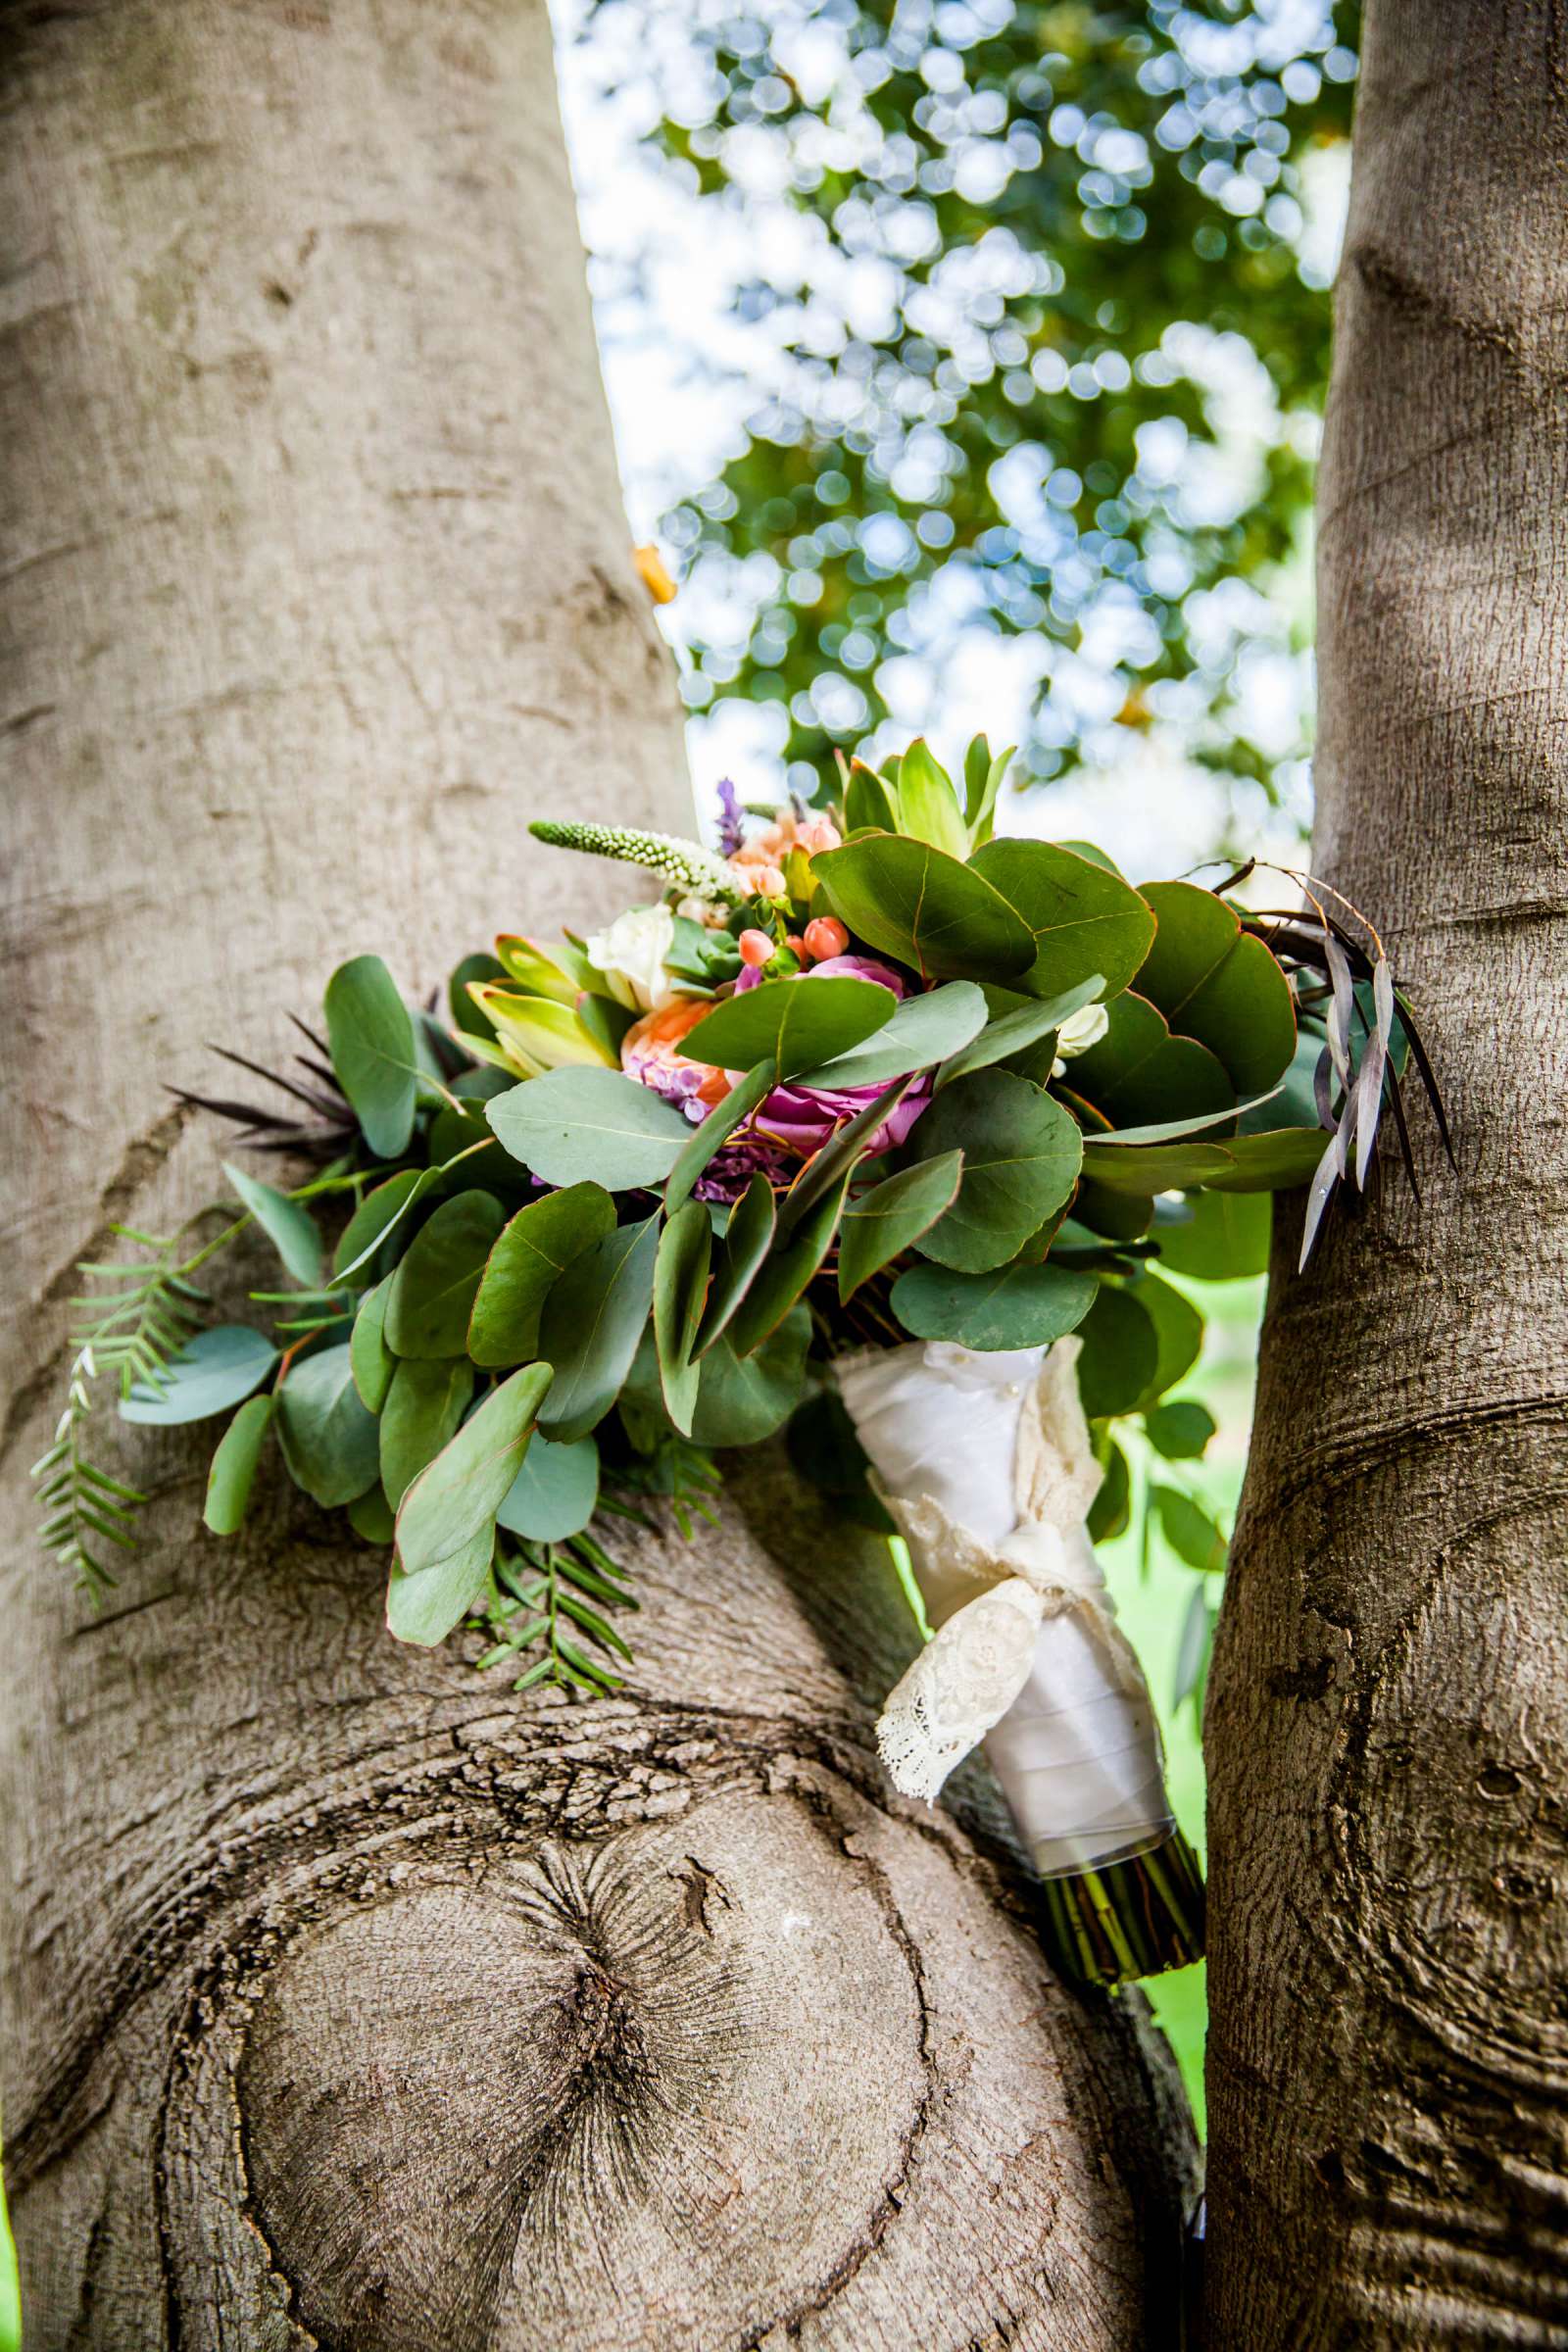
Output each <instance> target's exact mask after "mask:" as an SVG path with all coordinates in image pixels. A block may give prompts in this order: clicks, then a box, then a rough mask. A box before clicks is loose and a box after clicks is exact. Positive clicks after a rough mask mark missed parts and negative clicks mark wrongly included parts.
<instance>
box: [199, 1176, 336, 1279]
mask: <svg viewBox="0 0 1568 2352" xmlns="http://www.w3.org/2000/svg"><path fill="white" fill-rule="evenodd" d="M223 1174H224V1175H225V1176H226V1177H227V1178H228V1181H229V1183H230V1184H231V1185H232V1186H233V1188H234V1190H235V1192H236V1193H237V1194H238V1195H239V1198H240V1200H241V1201H242V1202H243V1203H244V1205H245V1207H247V1208H248V1209H249V1210H250V1212H251V1215H252V1216H253V1217H254V1218H255V1219H256V1222H257V1224H258V1225H259V1226H260V1227H261V1229H262V1231H263V1232H264V1233H265V1234H266V1236H267V1238H268V1240H269V1241H270V1243H271V1245H272V1248H273V1249H274V1250H276V1251H277V1254H278V1256H279V1257H280V1258H281V1259H282V1261H283V1268H284V1271H285V1273H288V1274H292V1275H293V1277H294V1280H295V1281H296V1282H298V1283H303V1285H304V1286H305V1288H306V1289H307V1290H308V1291H314V1290H315V1289H317V1288H318V1286H319V1283H320V1280H321V1274H322V1270H323V1268H322V1257H321V1237H320V1234H319V1232H318V1231H317V1225H316V1219H315V1218H314V1217H313V1216H312V1214H311V1212H310V1210H309V1209H308V1208H307V1207H306V1205H305V1203H304V1201H291V1200H290V1199H289V1197H288V1195H287V1194H286V1193H280V1192H279V1191H278V1190H277V1188H276V1187H275V1186H274V1185H270V1184H264V1183H263V1182H262V1180H261V1178H260V1177H259V1176H248V1175H247V1174H246V1172H245V1170H244V1169H243V1168H236V1167H235V1166H234V1164H233V1162H232V1160H227V1159H225V1160H224V1162H223Z"/></svg>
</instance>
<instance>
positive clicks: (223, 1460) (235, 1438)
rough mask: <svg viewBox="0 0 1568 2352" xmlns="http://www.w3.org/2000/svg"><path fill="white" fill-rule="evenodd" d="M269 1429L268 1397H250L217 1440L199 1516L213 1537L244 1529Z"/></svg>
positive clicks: (230, 1534)
mask: <svg viewBox="0 0 1568 2352" xmlns="http://www.w3.org/2000/svg"><path fill="white" fill-rule="evenodd" d="M271 1426H272V1399H271V1397H251V1398H249V1400H248V1401H247V1402H246V1403H244V1404H242V1405H241V1406H240V1408H239V1411H238V1412H237V1413H236V1414H235V1415H234V1418H233V1420H232V1421H231V1422H230V1423H229V1425H228V1427H227V1428H226V1429H225V1430H224V1432H223V1434H222V1436H221V1438H220V1439H219V1441H218V1450H217V1452H216V1453H215V1454H214V1455H213V1463H212V1468H211V1469H210V1470H209V1471H208V1473H207V1505H206V1508H205V1509H204V1510H203V1512H202V1517H203V1519H204V1520H205V1521H206V1523H207V1525H208V1526H209V1527H210V1528H211V1529H212V1531H213V1533H214V1535H215V1536H232V1535H236V1534H237V1533H238V1532H239V1529H240V1527H241V1526H242V1525H243V1523H244V1519H245V1513H246V1512H247V1510H248V1509H249V1508H250V1500H251V1490H252V1488H253V1487H254V1486H255V1484H256V1471H257V1465H258V1464H259V1463H260V1461H261V1458H262V1448H263V1447H264V1446H265V1445H266V1444H267V1433H268V1431H269V1430H270V1428H271Z"/></svg>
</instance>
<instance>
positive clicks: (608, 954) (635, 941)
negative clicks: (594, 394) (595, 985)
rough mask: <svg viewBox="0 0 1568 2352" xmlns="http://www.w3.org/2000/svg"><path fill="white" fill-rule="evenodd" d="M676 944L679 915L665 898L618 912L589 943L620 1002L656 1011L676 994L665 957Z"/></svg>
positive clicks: (638, 1009)
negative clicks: (673, 913) (676, 927)
mask: <svg viewBox="0 0 1568 2352" xmlns="http://www.w3.org/2000/svg"><path fill="white" fill-rule="evenodd" d="M674 944H675V918H674V916H673V915H672V914H671V913H670V911H669V908H668V907H666V906H664V905H663V904H662V902H661V903H660V904H658V905H657V906H653V907H632V908H631V910H630V912H629V913H626V914H617V915H616V917H615V919H614V921H613V923H610V924H608V925H607V926H606V928H605V929H604V930H603V931H594V932H591V933H590V934H589V937H588V939H587V941H586V942H585V947H586V951H587V956H588V960H589V962H590V963H591V964H592V965H593V966H594V969H595V970H596V971H599V972H603V974H604V976H605V979H606V981H607V982H608V984H609V988H610V993H611V995H612V996H613V998H614V1000H615V1002H616V1004H617V1005H627V1006H629V1008H630V1009H631V1010H632V1011H633V1012H653V1011H655V1010H657V1008H658V1007H659V1006H660V1005H662V1004H664V1003H665V1002H666V1001H667V999H668V998H670V997H671V996H673V995H674V993H675V992H674V989H673V986H672V985H671V982H670V978H669V974H668V973H667V972H666V971H665V969H664V957H665V956H667V955H668V954H669V951H670V949H671V948H672V947H673V946H674Z"/></svg>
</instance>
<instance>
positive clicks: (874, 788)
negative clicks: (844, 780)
mask: <svg viewBox="0 0 1568 2352" xmlns="http://www.w3.org/2000/svg"><path fill="white" fill-rule="evenodd" d="M844 821H845V823H846V825H847V826H848V827H849V829H850V831H851V832H852V833H858V832H861V831H863V830H864V829H865V828H866V827H867V826H869V827H870V828H871V830H872V831H874V832H877V833H896V832H897V831H898V825H899V817H898V810H897V809H895V808H894V806H893V799H892V795H891V794H890V793H889V791H888V788H887V786H886V784H884V783H883V781H882V778H881V777H880V776H879V775H878V774H877V773H876V771H875V769H874V768H869V767H867V766H866V764H865V761H864V760H852V761H851V763H850V781H849V784H848V786H847V788H846V790H845V794H844Z"/></svg>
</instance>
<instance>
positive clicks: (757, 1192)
mask: <svg viewBox="0 0 1568 2352" xmlns="http://www.w3.org/2000/svg"><path fill="white" fill-rule="evenodd" d="M776 1223H777V1217H776V1211H775V1206H774V1201H773V1188H772V1186H771V1185H770V1184H769V1183H768V1181H767V1178H766V1177H765V1176H764V1175H763V1174H762V1173H761V1171H760V1170H759V1171H758V1173H757V1174H756V1175H755V1176H754V1177H753V1178H752V1180H751V1183H750V1184H749V1185H748V1186H747V1187H746V1190H745V1192H744V1193H742V1195H741V1197H740V1199H739V1200H738V1201H736V1203H735V1205H734V1207H733V1208H732V1209H731V1211H730V1217H729V1223H728V1224H727V1225H726V1226H725V1228H724V1245H723V1248H722V1250H720V1252H719V1259H718V1265H717V1268H716V1269H715V1271H714V1275H713V1287H712V1289H711V1291H710V1292H709V1295H708V1304H707V1306H706V1308H705V1310H704V1313H703V1318H702V1322H701V1324H700V1325H699V1328H698V1333H697V1341H696V1347H695V1353H696V1354H697V1355H699V1356H702V1355H705V1354H706V1353H707V1351H708V1349H709V1348H711V1347H712V1345H713V1343H714V1341H715V1340H716V1339H717V1338H718V1335H719V1333H720V1332H721V1331H723V1330H724V1329H725V1328H726V1326H727V1325H728V1324H729V1323H730V1321H731V1320H732V1319H733V1317H734V1315H735V1312H736V1309H737V1308H738V1307H739V1305H740V1302H741V1300H742V1299H744V1298H745V1296H746V1294H747V1292H748V1291H749V1290H750V1288H751V1286H752V1282H753V1280H754V1278H755V1277H756V1274H757V1271H758V1268H759V1267H760V1265H761V1263H762V1260H763V1259H764V1258H765V1257H766V1255H767V1253H768V1250H770V1249H771V1248H772V1245H773V1233H774V1229H775V1225H776ZM686 1434H687V1435H688V1436H690V1434H691V1433H690V1430H688V1431H687V1432H686Z"/></svg>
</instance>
